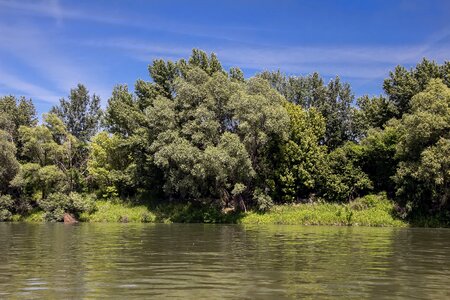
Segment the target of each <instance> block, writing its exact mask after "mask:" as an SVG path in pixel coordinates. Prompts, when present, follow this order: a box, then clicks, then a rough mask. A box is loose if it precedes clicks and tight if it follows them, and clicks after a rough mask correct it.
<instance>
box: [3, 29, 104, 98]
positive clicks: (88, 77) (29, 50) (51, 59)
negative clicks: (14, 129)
mask: <svg viewBox="0 0 450 300" xmlns="http://www.w3.org/2000/svg"><path fill="white" fill-rule="evenodd" d="M0 50H2V51H3V52H5V53H8V55H9V56H12V57H15V58H17V59H19V60H20V61H21V62H22V63H23V64H25V65H26V66H27V67H28V68H29V69H30V70H34V71H35V72H36V74H37V75H38V76H39V77H41V78H36V79H45V80H46V81H49V82H50V83H51V84H52V87H53V89H54V92H53V94H50V93H43V92H42V90H41V91H40V92H39V95H41V96H42V97H43V96H48V95H50V97H48V99H47V98H40V99H41V100H44V101H49V100H51V101H55V100H56V98H55V97H54V94H55V93H59V95H60V97H62V96H64V95H67V94H68V92H69V90H70V89H71V88H73V87H74V86H76V84H77V83H85V84H87V86H88V87H90V88H91V89H92V90H93V91H95V92H96V93H97V94H99V95H101V96H102V98H103V99H105V98H107V97H108V96H109V94H110V89H109V88H110V87H105V85H104V84H102V83H101V79H100V78H99V75H100V74H95V72H93V71H92V70H93V67H92V66H91V67H89V66H87V65H86V64H79V63H77V61H76V59H75V58H71V57H70V55H66V54H65V53H64V52H61V51H59V50H58V47H57V45H54V44H53V43H52V42H51V41H50V39H49V38H48V37H47V36H45V35H44V34H43V33H42V32H41V31H40V30H37V29H30V28H29V27H25V28H18V27H9V26H5V25H2V24H0ZM3 73H5V72H3ZM27 73H28V72H27ZM4 75H5V74H4ZM5 78H7V76H2V78H1V79H2V82H3V81H4V80H5ZM9 78H10V81H9V82H10V83H18V81H17V80H12V78H13V77H12V75H9ZM16 79H17V78H16ZM14 86H15V88H16V89H17V90H19V91H22V93H24V94H27V95H32V94H34V92H36V91H38V90H37V89H36V86H34V85H32V84H24V85H23V86H22V88H19V87H20V86H19V85H17V84H14ZM41 96H39V97H41Z"/></svg>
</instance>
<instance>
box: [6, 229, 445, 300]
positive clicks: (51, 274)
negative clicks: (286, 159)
mask: <svg viewBox="0 0 450 300" xmlns="http://www.w3.org/2000/svg"><path fill="white" fill-rule="evenodd" d="M103 297H104V298H111V299H112V298H114V299H132V298H147V299H148V298H151V299H160V298H161V299H163V298H181V299H298V298H302V299H305V298H306V299H308V298H311V299H318V298H319V299H328V298H329V299H339V298H340V299H361V298H373V299H383V298H386V299H393V298H404V299H450V230H448V229H415V228H408V229H404V228H401V229H400V228H364V227H305V226H239V225H202V224H170V225H168V224H79V225H64V224H23V223H17V224H16V223H0V299H34V298H45V299H56V298H58V299H68V298H69V299H79V298H83V299H86V298H87V299H98V298H103Z"/></svg>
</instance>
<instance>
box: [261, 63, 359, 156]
mask: <svg viewBox="0 0 450 300" xmlns="http://www.w3.org/2000/svg"><path fill="white" fill-rule="evenodd" d="M258 77H261V78H264V79H266V80H267V81H268V82H269V83H270V84H271V86H272V87H273V88H275V89H276V90H277V91H278V92H280V93H281V94H282V95H283V96H284V97H286V99H287V100H288V101H290V102H292V103H295V104H297V105H299V106H301V107H303V108H305V109H310V108H316V109H317V111H318V112H320V113H321V114H322V116H323V117H324V118H325V133H324V134H323V136H322V137H321V139H322V142H323V143H324V144H325V145H327V146H328V148H329V149H335V148H336V147H339V146H341V145H343V144H344V143H345V142H346V141H348V140H352V139H354V136H355V134H356V133H355V132H353V124H352V115H353V109H352V107H351V103H352V102H353V98H354V96H353V93H352V91H351V88H350V85H349V84H348V83H341V80H340V79H339V77H336V78H335V79H333V80H331V81H330V82H329V83H328V85H325V83H324V81H323V79H322V78H321V77H320V75H319V74H318V73H313V74H312V75H309V76H306V77H296V76H289V77H288V76H286V75H284V74H282V73H281V72H280V71H278V72H267V71H266V72H263V73H261V74H259V75H258Z"/></svg>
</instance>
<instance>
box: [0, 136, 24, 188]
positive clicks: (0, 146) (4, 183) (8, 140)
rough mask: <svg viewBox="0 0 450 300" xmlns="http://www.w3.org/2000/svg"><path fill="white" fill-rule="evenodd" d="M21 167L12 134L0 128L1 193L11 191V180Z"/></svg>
mask: <svg viewBox="0 0 450 300" xmlns="http://www.w3.org/2000/svg"><path fill="white" fill-rule="evenodd" d="M19 167H20V166H19V162H18V161H17V159H16V147H15V145H14V143H12V137H11V135H10V134H8V133H7V132H6V131H3V130H1V129H0V194H1V193H7V192H9V190H10V182H11V181H12V180H13V178H14V177H15V176H16V174H17V173H18V172H19Z"/></svg>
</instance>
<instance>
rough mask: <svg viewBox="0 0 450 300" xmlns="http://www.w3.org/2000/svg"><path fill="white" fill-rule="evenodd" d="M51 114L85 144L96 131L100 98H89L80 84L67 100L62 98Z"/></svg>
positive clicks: (99, 114)
mask: <svg viewBox="0 0 450 300" xmlns="http://www.w3.org/2000/svg"><path fill="white" fill-rule="evenodd" d="M59 102H60V103H59V105H58V106H54V107H53V108H52V110H51V111H50V112H51V113H54V114H56V115H57V116H58V117H59V118H60V119H61V120H62V122H63V123H64V125H65V126H66V128H67V131H68V132H70V133H71V134H72V135H73V136H75V137H76V138H77V139H79V140H80V141H82V142H87V141H89V140H90V138H91V137H92V136H94V135H95V133H96V132H97V130H98V127H99V122H100V117H101V114H102V112H101V110H100V98H99V97H98V96H96V95H95V94H94V95H93V96H92V97H90V96H89V91H88V90H87V89H86V87H85V86H84V85H82V84H78V86H77V87H76V88H74V89H72V90H70V95H69V96H68V98H67V100H66V99H64V98H62V99H61V100H60V101H59Z"/></svg>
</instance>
